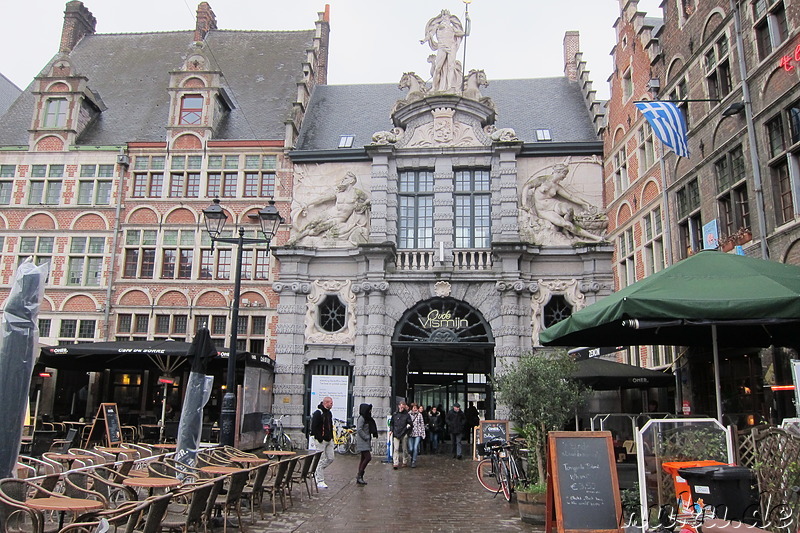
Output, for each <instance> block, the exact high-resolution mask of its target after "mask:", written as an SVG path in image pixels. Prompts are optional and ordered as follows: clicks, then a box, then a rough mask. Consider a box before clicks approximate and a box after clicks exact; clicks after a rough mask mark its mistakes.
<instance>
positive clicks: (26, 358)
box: [0, 258, 50, 478]
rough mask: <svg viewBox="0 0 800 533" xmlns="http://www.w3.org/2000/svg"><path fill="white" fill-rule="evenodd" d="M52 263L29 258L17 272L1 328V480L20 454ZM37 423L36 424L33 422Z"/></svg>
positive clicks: (10, 469)
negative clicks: (39, 263) (40, 308)
mask: <svg viewBox="0 0 800 533" xmlns="http://www.w3.org/2000/svg"><path fill="white" fill-rule="evenodd" d="M49 270H50V263H45V264H43V265H41V266H36V265H34V264H33V261H32V260H31V259H30V258H29V259H26V260H25V261H23V262H22V264H20V265H19V267H18V268H17V272H16V274H15V276H14V279H13V280H12V282H11V293H10V295H9V297H8V300H7V301H6V307H5V309H4V314H3V320H2V324H0V405H2V406H3V416H4V421H3V423H2V424H0V478H4V477H10V476H11V474H12V472H13V469H14V465H15V463H16V461H17V455H18V454H19V446H20V442H21V441H22V427H23V425H24V424H25V413H26V410H27V408H28V389H29V388H30V386H31V373H32V372H33V365H34V363H35V362H36V361H35V359H36V354H37V352H36V349H35V348H36V346H37V345H38V342H39V326H38V318H39V307H40V306H41V303H42V297H43V295H44V280H45V279H46V278H47V273H48V271H49ZM34 423H35V421H34Z"/></svg>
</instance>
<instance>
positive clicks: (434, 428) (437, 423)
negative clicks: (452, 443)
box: [428, 406, 444, 454]
mask: <svg viewBox="0 0 800 533" xmlns="http://www.w3.org/2000/svg"><path fill="white" fill-rule="evenodd" d="M428 432H429V434H430V437H431V451H432V452H433V453H434V454H436V453H439V443H440V442H441V441H442V435H443V434H444V415H442V413H440V412H439V408H438V407H436V406H433V407H431V413H430V414H429V415H428Z"/></svg>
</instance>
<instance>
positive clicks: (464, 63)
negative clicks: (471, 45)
mask: <svg viewBox="0 0 800 533" xmlns="http://www.w3.org/2000/svg"><path fill="white" fill-rule="evenodd" d="M461 1H462V2H464V59H462V60H461V92H464V87H465V86H466V83H467V37H469V26H470V22H469V5H470V4H471V3H472V0H461Z"/></svg>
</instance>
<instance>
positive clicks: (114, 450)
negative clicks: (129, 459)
mask: <svg viewBox="0 0 800 533" xmlns="http://www.w3.org/2000/svg"><path fill="white" fill-rule="evenodd" d="M96 449H97V450H100V451H101V452H105V453H111V454H114V455H115V456H116V459H117V461H119V454H121V453H126V452H133V451H134V450H131V449H130V448H123V447H121V446H97V447H96Z"/></svg>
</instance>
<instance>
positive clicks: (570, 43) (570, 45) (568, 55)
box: [564, 30, 581, 81]
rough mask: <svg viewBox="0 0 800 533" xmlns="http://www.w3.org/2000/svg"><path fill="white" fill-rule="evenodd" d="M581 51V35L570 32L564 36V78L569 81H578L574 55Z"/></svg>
mask: <svg viewBox="0 0 800 533" xmlns="http://www.w3.org/2000/svg"><path fill="white" fill-rule="evenodd" d="M580 49H581V34H580V32H578V31H575V30H570V31H568V32H566V33H565V34H564V76H566V77H567V79H569V81H578V64H577V62H576V61H575V55H576V54H577V53H578V52H580Z"/></svg>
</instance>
